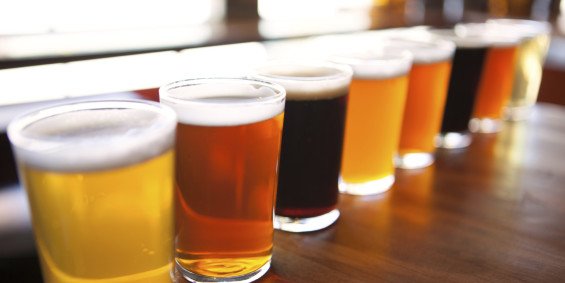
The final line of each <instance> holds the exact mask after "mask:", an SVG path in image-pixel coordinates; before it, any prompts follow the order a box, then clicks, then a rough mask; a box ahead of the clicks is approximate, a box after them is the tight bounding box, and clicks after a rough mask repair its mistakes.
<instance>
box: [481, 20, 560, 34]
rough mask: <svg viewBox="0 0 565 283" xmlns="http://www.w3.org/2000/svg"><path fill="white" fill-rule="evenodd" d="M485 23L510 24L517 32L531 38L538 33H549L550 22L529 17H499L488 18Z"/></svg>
mask: <svg viewBox="0 0 565 283" xmlns="http://www.w3.org/2000/svg"><path fill="white" fill-rule="evenodd" d="M487 23H492V24H497V25H504V26H511V28H514V30H516V31H517V32H519V33H521V34H522V36H523V37H526V38H532V37H536V36H538V35H543V34H547V35H549V34H550V33H551V30H552V28H551V24H549V23H548V22H546V21H536V20H529V19H511V18H499V19H489V20H487Z"/></svg>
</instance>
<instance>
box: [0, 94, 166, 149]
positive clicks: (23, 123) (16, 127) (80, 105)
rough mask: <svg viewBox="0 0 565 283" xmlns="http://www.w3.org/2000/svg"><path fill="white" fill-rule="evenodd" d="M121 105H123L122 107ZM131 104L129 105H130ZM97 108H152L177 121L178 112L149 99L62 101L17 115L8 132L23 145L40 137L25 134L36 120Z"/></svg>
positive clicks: (12, 140)
mask: <svg viewBox="0 0 565 283" xmlns="http://www.w3.org/2000/svg"><path fill="white" fill-rule="evenodd" d="M120 106H121V107H120ZM128 106H129V107H128ZM96 109H139V110H144V109H146V110H150V111H153V112H156V113H160V114H163V115H164V116H165V117H167V118H171V120H173V121H176V113H175V112H174V111H173V110H172V109H171V108H170V107H168V106H166V105H162V104H160V103H157V102H153V101H149V100H141V99H139V100H133V99H132V100H92V101H77V102H71V103H64V102H63V103H61V104H56V105H50V106H44V107H40V108H36V109H33V110H29V111H27V112H24V113H21V114H19V115H18V116H16V117H15V118H14V119H12V121H10V123H9V124H8V127H7V130H6V133H7V135H8V137H9V139H10V142H11V143H12V144H14V145H16V146H19V145H21V142H23V141H24V140H37V141H41V139H38V138H29V137H25V136H23V135H22V134H21V133H22V130H24V129H25V128H26V127H27V126H30V125H32V124H33V123H35V122H38V121H41V120H43V119H47V118H49V117H53V116H56V115H60V114H65V113H71V112H77V111H85V110H96ZM162 121H163V124H165V123H166V122H165V119H162Z"/></svg>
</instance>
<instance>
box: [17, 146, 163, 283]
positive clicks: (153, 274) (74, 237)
mask: <svg viewBox="0 0 565 283" xmlns="http://www.w3.org/2000/svg"><path fill="white" fill-rule="evenodd" d="M173 157H174V153H173V150H169V151H167V152H166V153H164V154H162V155H160V156H158V157H155V158H152V159H150V160H147V161H144V162H142V163H139V164H134V165H130V166H126V167H120V168H114V169H110V170H107V171H95V172H84V173H77V172H50V171H46V170H43V169H37V168H34V167H32V166H29V165H27V164H25V161H23V162H22V164H21V166H22V168H21V169H23V170H22V173H23V174H22V177H23V179H24V182H25V185H26V188H27V193H28V197H29V202H30V207H31V213H32V220H33V227H34V232H35V237H36V242H37V246H38V249H39V253H40V259H41V267H42V270H43V277H44V280H45V282H170V281H171V279H170V272H171V267H172V258H173V245H174V236H173V235H174V218H173V184H174V183H173V177H174V176H173V172H174V171H173Z"/></svg>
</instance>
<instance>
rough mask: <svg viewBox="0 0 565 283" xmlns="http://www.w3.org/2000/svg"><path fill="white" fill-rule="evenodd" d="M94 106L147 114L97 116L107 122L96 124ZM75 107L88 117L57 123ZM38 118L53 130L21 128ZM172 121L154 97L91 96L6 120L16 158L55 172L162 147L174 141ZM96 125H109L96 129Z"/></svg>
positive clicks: (117, 163) (114, 164)
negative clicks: (104, 98)
mask: <svg viewBox="0 0 565 283" xmlns="http://www.w3.org/2000/svg"><path fill="white" fill-rule="evenodd" d="M98 110H123V111H125V110H138V111H141V113H146V114H148V113H151V115H150V116H145V115H143V114H140V115H142V116H139V115H138V116H136V114H134V115H132V116H128V113H124V114H125V116H119V115H118V116H114V114H111V115H110V116H109V117H107V118H105V117H103V116H101V118H100V119H101V121H103V123H106V124H102V125H107V127H102V128H97V127H96V125H97V123H98V121H97V120H96V119H95V120H92V118H93V117H96V116H92V115H96V114H97V113H92V112H93V111H98ZM89 112H90V114H87V113H89ZM74 113H76V114H78V115H81V113H84V114H85V115H86V116H83V117H90V118H88V119H78V120H74V119H70V120H68V121H70V122H69V124H66V123H62V124H61V121H66V120H60V119H66V118H68V117H66V116H65V115H72V114H74ZM59 116H60V117H59ZM69 117H71V116H69ZM136 117H137V118H140V117H141V119H142V121H144V122H143V123H141V124H140V123H137V124H136V123H135V121H137V119H135V118H136ZM143 117H146V118H143ZM51 119H55V120H51ZM132 119H133V120H132ZM146 119H148V120H146ZM43 121H45V123H47V124H46V125H47V126H48V127H47V128H46V129H47V130H48V129H53V130H48V131H47V132H41V131H40V132H37V130H34V129H30V132H27V130H26V128H28V127H32V126H34V125H35V124H36V123H41V122H43ZM73 121H76V122H74V123H73ZM130 121H134V122H130ZM145 121H146V122H147V123H145ZM51 125H52V126H51ZM176 125H177V114H176V113H175V112H174V111H173V110H172V109H171V108H170V107H168V106H166V105H161V104H159V103H157V102H153V101H146V100H95V101H79V102H73V103H63V104H57V105H52V106H48V107H42V108H38V109H34V110H32V111H29V112H26V113H23V114H21V115H19V116H17V117H16V118H15V119H14V120H12V122H11V123H10V124H9V125H8V128H7V135H8V138H9V140H10V143H11V145H12V148H13V151H14V155H15V156H16V161H18V162H20V161H19V160H22V161H23V162H25V163H26V164H29V165H32V166H34V167H37V168H42V169H46V170H50V171H57V172H92V171H100V170H109V169H112V168H118V167H123V166H128V165H130V164H136V163H137V162H142V161H145V160H148V159H150V158H153V157H155V156H158V155H159V154H162V153H164V152H166V151H167V150H169V149H171V148H172V146H173V145H174V141H173V140H174V134H175V131H176ZM51 127H53V128H51ZM120 127H122V128H121V129H123V130H125V129H130V128H133V131H131V132H130V131H129V130H126V132H120V130H118V129H120ZM83 129H86V131H83ZM88 129H92V130H93V131H89V130H88ZM100 129H111V130H110V131H109V132H104V131H102V132H98V131H99V130H100ZM59 130H61V131H63V132H59ZM59 133H71V135H68V136H67V135H65V134H63V135H61V134H59ZM75 134H76V136H75ZM83 134H84V135H83ZM124 144H125V145H124Z"/></svg>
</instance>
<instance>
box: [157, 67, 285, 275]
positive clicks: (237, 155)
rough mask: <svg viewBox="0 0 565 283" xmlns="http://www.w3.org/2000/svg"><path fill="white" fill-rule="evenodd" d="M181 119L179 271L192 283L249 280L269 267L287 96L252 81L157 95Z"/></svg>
mask: <svg viewBox="0 0 565 283" xmlns="http://www.w3.org/2000/svg"><path fill="white" fill-rule="evenodd" d="M159 96H160V100H161V103H163V104H165V105H168V106H171V107H172V108H173V109H174V110H175V111H176V113H177V115H178V126H177V140H176V169H177V170H176V185H177V186H176V196H177V198H176V255H175V260H176V267H177V270H178V271H180V273H181V274H182V276H184V277H185V278H186V279H187V280H189V281H192V282H249V281H251V280H254V279H257V278H259V277H261V276H262V275H263V274H264V273H265V272H267V270H268V269H269V266H270V262H271V251H272V247H273V209H274V202H275V193H276V188H277V166H278V160H279V151H280V143H281V132H282V126H283V110H284V102H285V90H284V89H283V88H282V87H281V86H279V85H276V84H272V83H268V82H264V81H261V80H257V79H250V78H202V79H198V78H194V79H187V80H182V81H177V82H174V83H171V84H168V85H165V86H163V87H161V88H160V89H159Z"/></svg>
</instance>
